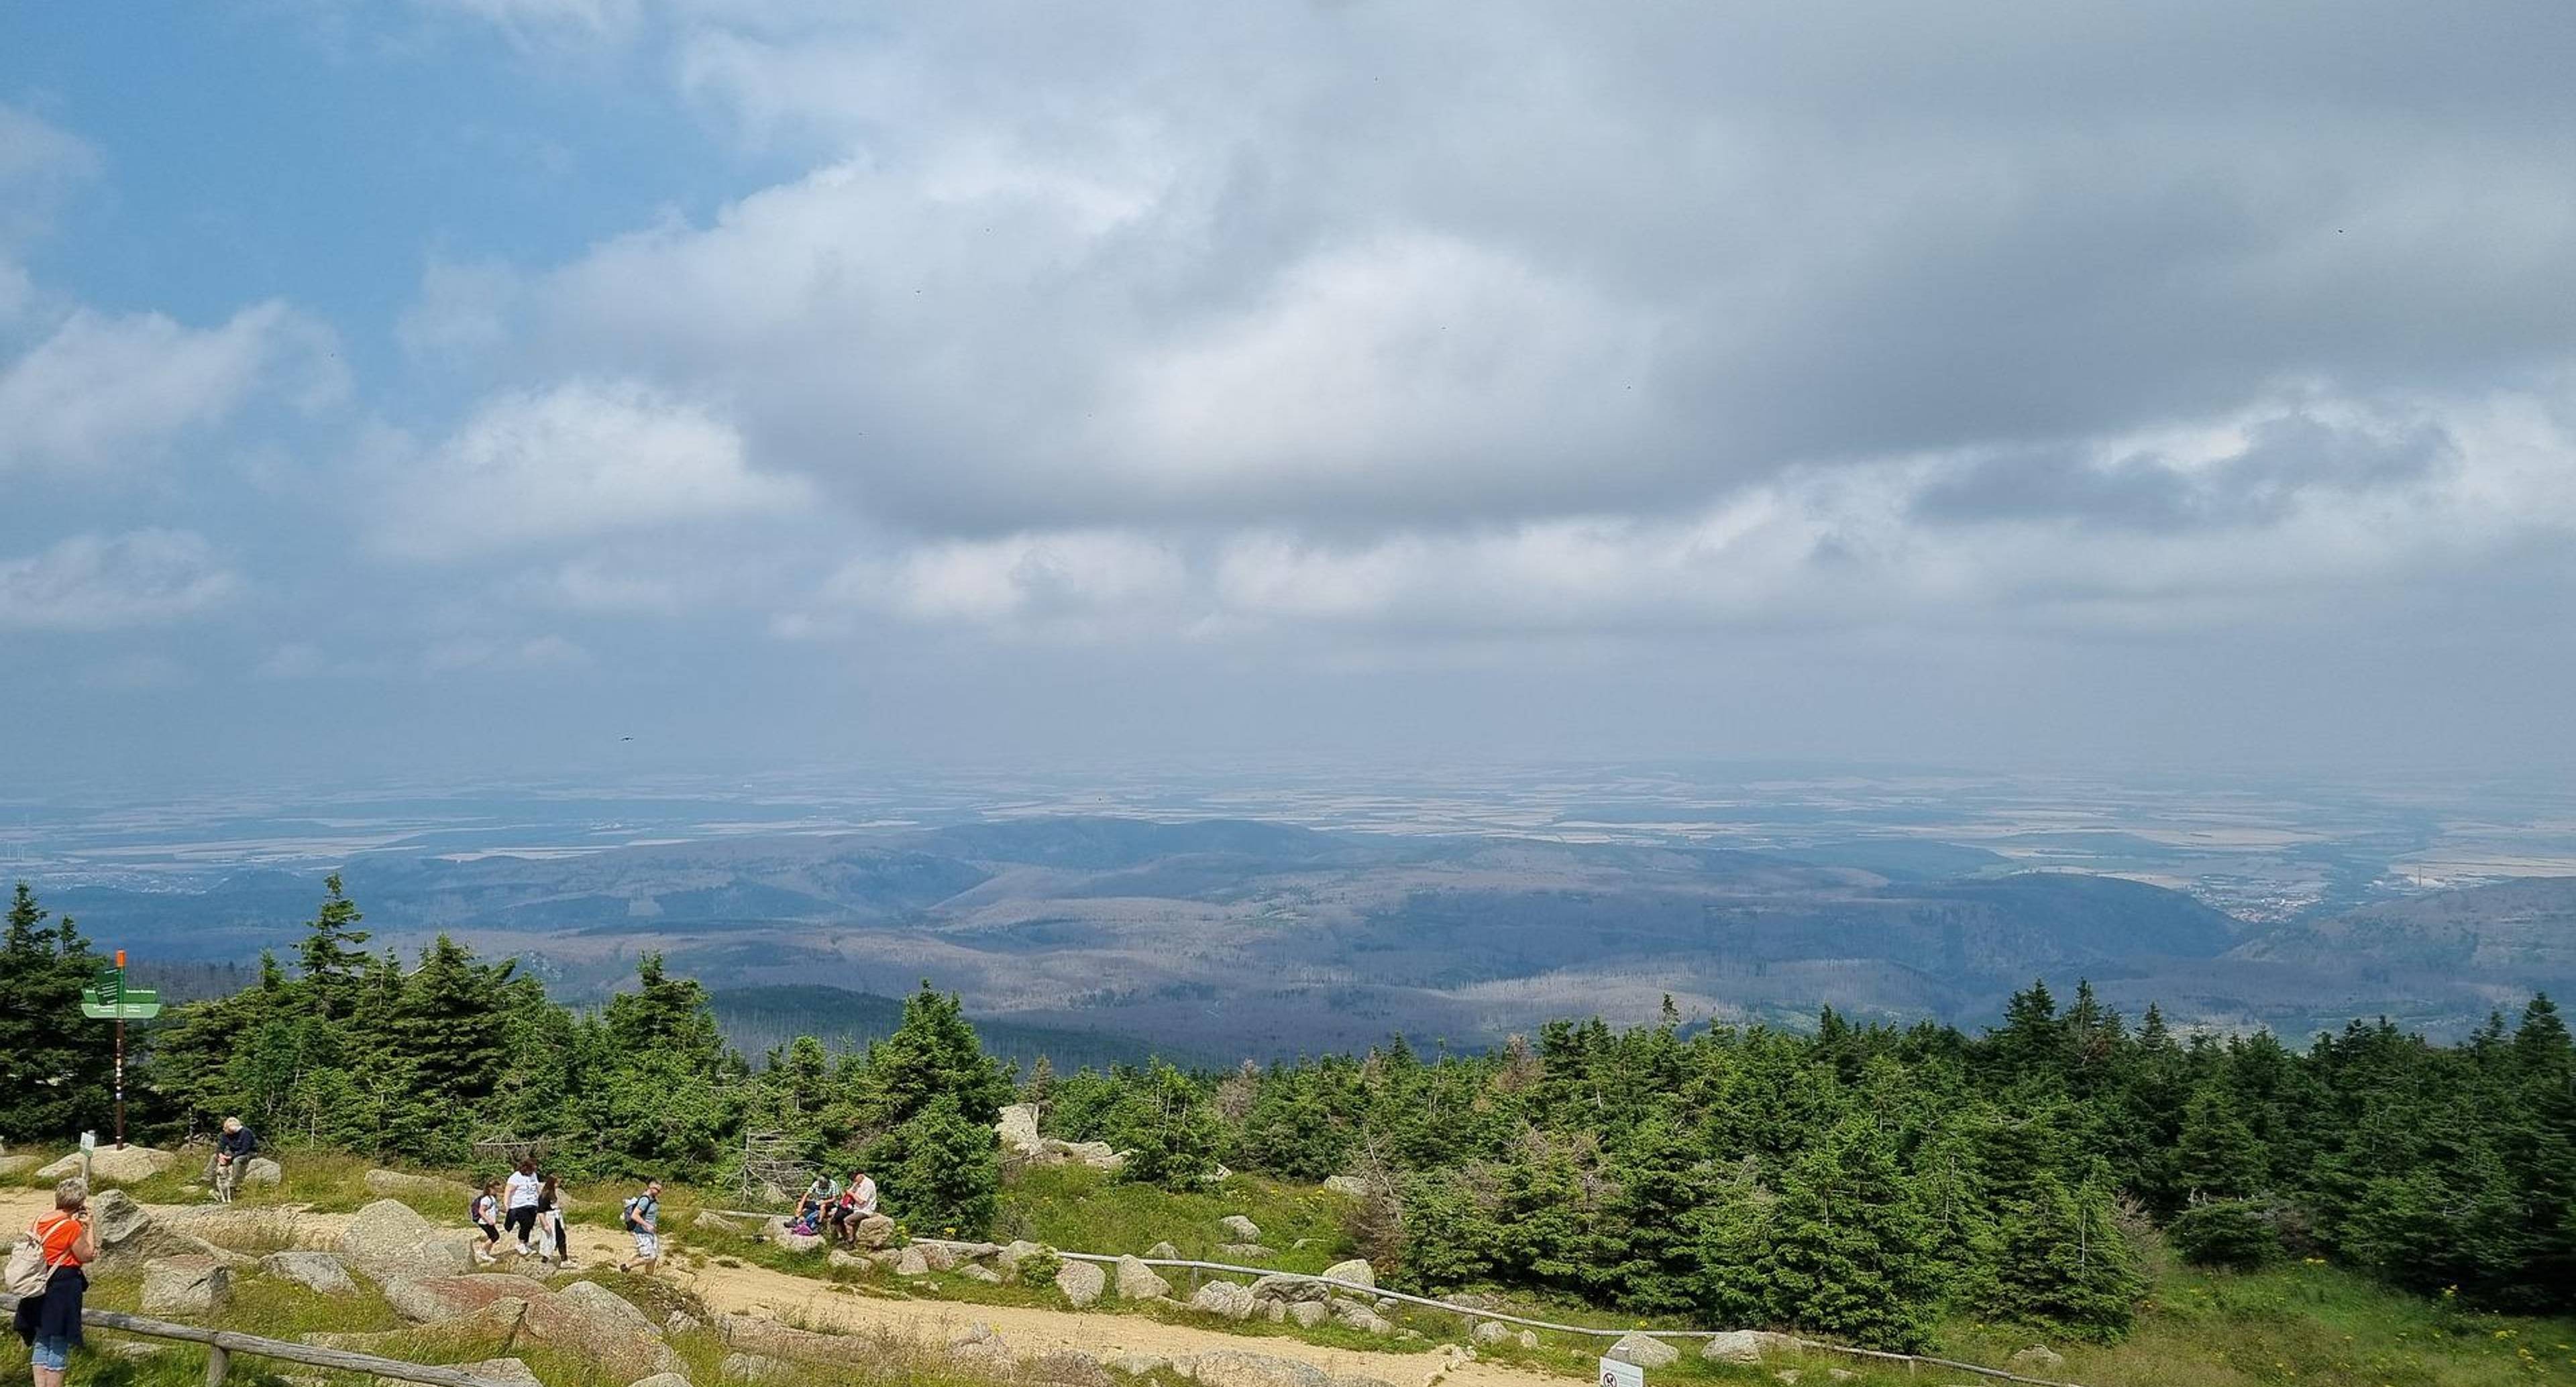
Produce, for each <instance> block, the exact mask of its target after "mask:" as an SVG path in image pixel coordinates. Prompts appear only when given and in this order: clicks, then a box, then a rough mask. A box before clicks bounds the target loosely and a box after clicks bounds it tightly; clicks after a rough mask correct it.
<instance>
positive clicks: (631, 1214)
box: [626, 1194, 644, 1233]
mask: <svg viewBox="0 0 2576 1387" xmlns="http://www.w3.org/2000/svg"><path fill="white" fill-rule="evenodd" d="M643 1203H644V1196H642V1195H640V1194H639V1195H633V1196H631V1197H629V1198H628V1199H627V1201H626V1231H627V1232H629V1233H632V1232H635V1231H637V1229H638V1228H639V1227H640V1225H638V1224H637V1223H636V1221H635V1210H636V1209H637V1208H639V1207H640V1206H642V1204H643Z"/></svg>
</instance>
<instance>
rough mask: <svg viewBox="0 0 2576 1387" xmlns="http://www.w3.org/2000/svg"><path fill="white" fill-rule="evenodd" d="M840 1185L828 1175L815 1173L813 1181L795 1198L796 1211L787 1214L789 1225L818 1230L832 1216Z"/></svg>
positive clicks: (839, 1192)
mask: <svg viewBox="0 0 2576 1387" xmlns="http://www.w3.org/2000/svg"><path fill="white" fill-rule="evenodd" d="M840 1198H841V1187H840V1185H839V1184H837V1183H835V1182H834V1181H833V1179H832V1177H831V1176H829V1175H817V1176H815V1177H814V1183H812V1184H810V1185H807V1186H806V1187H805V1193H804V1194H802V1195H800V1196H798V1197H797V1200H796V1212H794V1213H792V1214H789V1215H788V1216H787V1222H788V1223H789V1225H791V1226H795V1227H802V1228H806V1229H809V1230H817V1231H819V1230H820V1229H821V1227H822V1225H823V1224H825V1223H827V1222H829V1221H830V1220H831V1217H832V1206H833V1205H834V1204H836V1203H838V1202H839V1201H840Z"/></svg>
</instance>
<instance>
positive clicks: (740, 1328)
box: [716, 1315, 885, 1369]
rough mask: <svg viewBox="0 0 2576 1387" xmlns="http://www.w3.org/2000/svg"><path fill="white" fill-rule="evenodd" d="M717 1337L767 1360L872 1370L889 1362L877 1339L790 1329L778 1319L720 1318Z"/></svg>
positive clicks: (735, 1316)
mask: <svg viewBox="0 0 2576 1387" xmlns="http://www.w3.org/2000/svg"><path fill="white" fill-rule="evenodd" d="M716 1337H717V1338H719V1339H722V1340H723V1341H724V1344H725V1347H727V1348H730V1349H734V1350H737V1351H738V1352H740V1353H744V1354H753V1355H758V1356H760V1357H764V1358H773V1359H778V1358H785V1359H794V1360H797V1361H799V1362H805V1363H841V1364H848V1365H854V1366H857V1367H863V1368H870V1369H874V1368H878V1367H881V1366H883V1364H884V1362H885V1348H884V1346H883V1345H881V1344H879V1343H878V1342H877V1341H876V1340H874V1339H870V1338H862V1337H859V1336H857V1335H851V1334H817V1333H815V1332H814V1331H813V1330H810V1329H790V1328H789V1327H787V1326H786V1325H783V1324H780V1323H778V1322H777V1321H775V1320H764V1319H760V1318H757V1317H755V1316H751V1315H718V1316H716Z"/></svg>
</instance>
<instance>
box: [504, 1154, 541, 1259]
mask: <svg viewBox="0 0 2576 1387" xmlns="http://www.w3.org/2000/svg"><path fill="white" fill-rule="evenodd" d="M545 1183H546V1182H545V1181H543V1180H540V1179H538V1178H537V1158H536V1157H534V1156H522V1157H520V1158H519V1168H518V1169H517V1170H514V1171H511V1172H510V1179H509V1182H508V1184H507V1185H506V1186H505V1188H504V1192H503V1195H502V1203H504V1204H506V1205H508V1206H509V1208H508V1213H507V1217H508V1219H509V1225H510V1236H512V1237H514V1238H517V1239H518V1240H519V1255H520V1256H522V1257H532V1256H535V1255H536V1251H537V1245H536V1241H535V1240H536V1236H537V1191H538V1190H540V1189H543V1188H544V1187H545Z"/></svg>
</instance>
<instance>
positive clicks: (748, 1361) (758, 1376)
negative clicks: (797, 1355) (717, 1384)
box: [716, 1353, 796, 1382]
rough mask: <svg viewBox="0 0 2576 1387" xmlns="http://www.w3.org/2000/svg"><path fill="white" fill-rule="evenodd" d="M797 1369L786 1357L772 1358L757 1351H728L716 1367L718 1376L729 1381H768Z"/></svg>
mask: <svg viewBox="0 0 2576 1387" xmlns="http://www.w3.org/2000/svg"><path fill="white" fill-rule="evenodd" d="M795 1371H796V1365H795V1364H793V1363H790V1362H788V1361H787V1360H786V1359H784V1358H770V1357H766V1356H764V1355H761V1354H757V1353H728V1354H726V1355H725V1356H724V1362H723V1363H721V1364H719V1365H718V1366H717V1368H716V1376H718V1377H721V1378H723V1379H724V1380H725V1381H727V1382H768V1381H771V1380H773V1379H775V1378H781V1377H786V1376H788V1375H789V1374H791V1373H793V1372H795Z"/></svg>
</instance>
